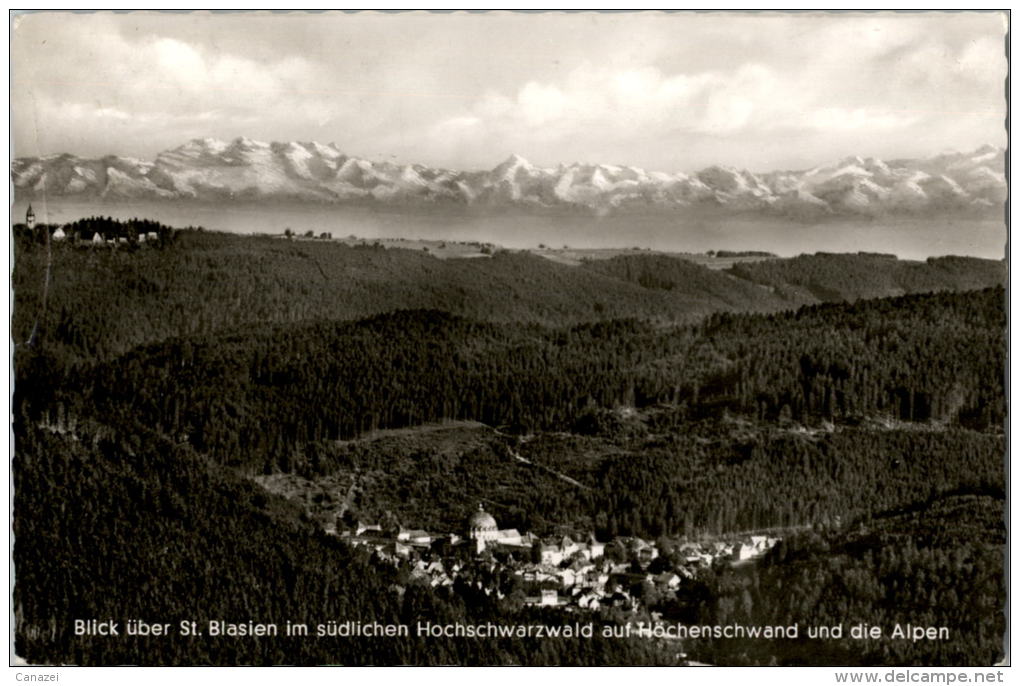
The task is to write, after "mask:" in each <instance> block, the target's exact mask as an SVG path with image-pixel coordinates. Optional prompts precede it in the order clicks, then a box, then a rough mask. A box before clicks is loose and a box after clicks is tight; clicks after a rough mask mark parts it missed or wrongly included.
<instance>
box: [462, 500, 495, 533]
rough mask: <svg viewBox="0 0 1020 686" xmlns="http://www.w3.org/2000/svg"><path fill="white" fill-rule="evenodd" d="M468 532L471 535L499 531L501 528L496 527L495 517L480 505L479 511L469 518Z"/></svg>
mask: <svg viewBox="0 0 1020 686" xmlns="http://www.w3.org/2000/svg"><path fill="white" fill-rule="evenodd" d="M468 531H469V532H471V533H475V532H482V531H484V532H489V531H499V527H498V526H496V520H495V519H494V518H493V516H492V515H491V514H489V513H488V512H486V511H485V510H484V509H483V508H482V506H481V505H479V506H478V511H477V512H475V513H474V514H472V515H471V516H470V517H469V518H468Z"/></svg>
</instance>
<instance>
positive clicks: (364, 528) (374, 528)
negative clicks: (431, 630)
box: [96, 234, 382, 536]
mask: <svg viewBox="0 0 1020 686" xmlns="http://www.w3.org/2000/svg"><path fill="white" fill-rule="evenodd" d="M96 235H97V236H98V235H99V234H96ZM369 532H374V533H378V534H381V533H382V527H381V526H379V525H378V524H363V523H361V522H360V521H359V522H358V524H357V527H356V528H355V529H354V535H355V536H361V535H362V534H365V533H369Z"/></svg>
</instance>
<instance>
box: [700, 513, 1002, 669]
mask: <svg viewBox="0 0 1020 686" xmlns="http://www.w3.org/2000/svg"><path fill="white" fill-rule="evenodd" d="M1004 522H1005V520H1004V511H1003V501H1002V496H1001V494H999V495H997V496H986V495H973V494H972V495H961V494H951V495H945V496H941V497H932V498H930V499H928V500H926V501H924V502H919V503H917V504H916V505H915V506H914V507H913V508H904V510H901V511H898V512H894V513H883V514H880V515H878V516H875V517H864V518H861V519H860V520H858V521H855V522H853V523H852V524H851V525H850V526H848V527H847V528H846V530H845V531H830V532H824V533H817V532H810V533H805V534H802V535H800V536H795V537H793V538H791V539H790V540H787V541H783V542H782V543H781V544H780V545H779V546H777V547H776V548H775V549H774V550H773V551H772V552H771V554H770V555H769V556H768V557H767V558H766V560H765V561H764V563H763V564H762V565H759V566H757V567H750V568H747V569H745V570H742V571H741V572H731V573H725V574H722V575H720V576H719V577H718V578H717V579H714V580H713V581H712V582H710V583H709V584H708V587H707V588H706V589H705V593H706V597H707V598H710V599H711V601H710V602H709V603H706V604H705V605H704V606H703V615H702V617H701V618H700V621H708V622H718V623H726V622H741V621H743V622H751V623H756V624H765V625H768V624H774V625H779V626H788V625H789V624H790V623H792V622H800V623H801V624H802V625H808V626H826V627H832V626H842V627H843V630H844V632H845V636H849V632H850V630H851V628H852V627H854V626H855V625H857V626H859V625H864V624H866V625H867V626H868V627H869V628H870V627H879V628H880V629H881V634H880V636H879V637H877V638H872V637H868V638H866V639H864V640H834V639H830V640H808V639H807V638H806V637H803V636H802V638H801V640H799V641H788V642H784V643H782V644H781V645H777V644H776V643H774V642H766V641H749V640H742V641H734V640H721V641H715V642H708V641H703V642H701V645H699V648H698V649H701V650H703V652H702V653H701V654H702V655H704V656H705V659H708V660H717V661H719V663H721V664H734V663H736V664H761V663H766V664H767V663H769V662H778V663H779V664H784V665H816V664H828V665H855V666H865V665H875V664H897V665H917V666H930V665H935V664H945V665H990V664H993V663H995V662H996V661H998V660H1000V659H1001V658H1002V655H1003V641H1004V636H1005V631H1006V619H1005V605H1004V603H1003V599H1004V598H1005V594H1006V586H1005V581H1006V580H1005V576H1004V559H1003V549H1004V547H1005V545H1006V530H1005V524H1004ZM897 625H899V626H900V627H901V629H906V627H908V626H913V627H946V628H947V629H949V638H948V640H946V639H943V640H926V639H921V640H914V638H913V636H912V635H911V634H910V633H909V630H907V633H906V636H905V637H904V636H902V635H899V636H897V635H896V633H895V631H896V627H897Z"/></svg>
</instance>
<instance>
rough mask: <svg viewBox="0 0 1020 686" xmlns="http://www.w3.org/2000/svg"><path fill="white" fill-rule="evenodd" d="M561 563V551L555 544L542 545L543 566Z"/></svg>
mask: <svg viewBox="0 0 1020 686" xmlns="http://www.w3.org/2000/svg"><path fill="white" fill-rule="evenodd" d="M562 562H563V551H562V550H560V547H559V546H558V545H555V544H548V543H543V544H542V564H544V565H553V566H556V565H559V564H560V563H562Z"/></svg>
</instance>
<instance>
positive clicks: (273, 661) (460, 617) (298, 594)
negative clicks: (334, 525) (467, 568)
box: [13, 426, 675, 665]
mask: <svg viewBox="0 0 1020 686" xmlns="http://www.w3.org/2000/svg"><path fill="white" fill-rule="evenodd" d="M16 432H17V435H18V441H17V454H16V457H15V460H14V479H15V481H14V487H15V491H14V493H15V496H14V498H15V499H14V512H15V516H14V524H13V533H14V540H15V543H14V569H15V570H16V574H17V585H16V587H15V591H14V596H13V613H14V618H15V636H14V651H15V653H16V654H17V655H18V656H20V657H21V658H23V659H25V660H26V661H27V662H29V663H32V664H50V665H54V664H72V665H116V664H142V665H203V664H209V665H321V664H341V665H405V664H407V665H451V664H455V665H509V664H518V665H655V664H659V665H663V664H673V663H675V651H672V652H667V651H664V650H662V649H661V648H660V647H659V646H657V645H655V644H654V643H653V642H650V641H646V640H642V639H634V640H623V639H603V638H601V637H596V638H594V639H591V640H588V639H565V638H564V639H491V640H486V639H477V640H465V639H443V638H434V637H428V638H426V637H421V638H418V637H416V636H415V635H414V629H415V626H416V623H417V622H418V621H429V622H432V623H439V624H448V623H461V624H471V623H482V622H488V621H492V622H495V623H498V624H515V623H520V624H539V623H551V624H560V623H565V622H567V621H568V619H569V620H570V621H573V619H572V618H569V617H565V616H563V615H559V614H555V613H554V614H543V613H540V612H536V611H529V610H526V609H509V608H506V607H502V606H500V605H499V604H498V603H497V602H496V599H495V598H490V597H489V596H487V595H485V594H484V593H482V592H481V591H479V590H478V589H476V588H469V587H467V586H465V585H463V584H462V585H461V586H458V587H455V588H454V589H453V590H452V591H451V592H439V591H434V590H433V589H432V588H431V587H430V586H429V585H428V584H427V583H425V582H415V581H408V580H407V578H406V575H403V576H402V575H400V574H399V573H398V571H397V570H395V569H394V568H393V567H392V566H388V565H383V564H380V563H378V562H376V561H374V560H372V559H370V558H369V557H368V556H367V554H365V553H363V552H359V551H357V550H352V549H349V548H347V547H345V546H344V545H343V544H341V543H340V542H339V540H338V539H336V538H332V537H329V536H326V535H325V534H323V533H322V532H321V530H320V529H318V528H317V527H314V526H312V525H311V524H310V523H308V522H306V521H303V520H302V518H301V515H300V514H299V513H298V512H296V511H294V510H293V508H291V507H289V506H288V505H287V503H285V502H283V501H281V500H279V499H277V498H274V497H273V496H269V495H268V494H267V493H266V492H265V491H263V490H262V489H261V488H259V487H258V486H255V485H254V484H252V483H251V482H248V481H246V480H241V479H239V478H238V477H237V476H235V475H232V474H231V473H229V472H228V471H226V470H223V469H220V468H217V467H215V466H212V465H210V464H209V463H208V461H207V460H205V459H203V458H202V457H201V456H199V455H196V454H195V453H194V452H193V451H192V450H191V449H190V448H188V447H187V446H177V445H174V444H172V443H171V442H169V441H167V440H165V439H162V438H160V437H159V436H157V435H156V434H154V433H152V432H149V431H148V430H146V429H145V428H144V427H139V426H125V427H124V430H123V432H107V433H106V434H105V435H104V436H98V435H89V434H86V433H84V432H80V433H78V434H77V435H75V436H72V435H70V434H60V433H58V432H52V431H47V430H44V429H39V428H35V427H31V426H19V427H17V430H16ZM88 618H97V619H101V620H104V621H105V620H115V621H120V622H121V635H120V636H119V637H113V638H111V637H102V636H76V635H75V632H74V620H76V619H88ZM128 619H142V620H145V621H147V622H150V623H152V622H170V623H172V633H171V635H170V636H161V637H136V636H126V635H124V628H125V624H124V623H125V622H126V620H128ZM214 619H220V620H224V621H228V622H237V623H244V622H247V621H249V620H250V621H254V622H262V623H275V624H277V625H278V626H279V628H280V634H281V635H280V636H278V637H275V638H265V637H263V638H232V637H224V638H216V637H211V636H208V635H204V636H199V637H184V636H180V635H178V626H179V622H182V621H196V622H198V623H199V627H200V628H203V629H204V627H205V626H206V623H207V622H208V621H210V620H214ZM330 620H333V621H338V622H343V621H348V620H350V621H360V622H365V623H370V622H379V623H381V624H398V623H404V624H409V625H410V628H411V637H410V638H406V639H404V638H379V637H374V638H357V637H355V638H317V637H314V636H310V637H287V636H285V635H283V634H284V628H285V626H286V623H287V622H288V621H290V622H301V623H307V624H309V625H310V626H312V627H314V626H315V625H316V624H318V623H325V622H327V621H330Z"/></svg>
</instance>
